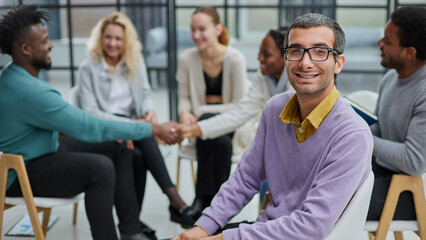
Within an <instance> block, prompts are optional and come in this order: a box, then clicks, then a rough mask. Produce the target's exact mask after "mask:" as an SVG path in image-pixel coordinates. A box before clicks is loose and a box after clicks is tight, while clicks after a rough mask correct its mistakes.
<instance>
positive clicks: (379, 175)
mask: <svg viewBox="0 0 426 240" xmlns="http://www.w3.org/2000/svg"><path fill="white" fill-rule="evenodd" d="M372 166H373V172H374V176H375V179H374V187H373V194H372V196H371V200H370V208H369V210H368V215H367V220H379V219H380V216H381V215H382V211H383V206H384V205H385V200H386V195H387V194H388V190H389V185H390V182H391V179H392V175H393V174H397V173H396V172H393V171H391V170H389V169H386V168H383V167H381V166H380V165H378V164H377V163H376V160H375V158H374V157H373V161H372ZM393 219H394V220H415V219H416V211H415V209H414V201H413V194H412V193H411V192H402V193H401V195H400V196H399V200H398V203H397V205H396V209H395V214H394V215H393Z"/></svg>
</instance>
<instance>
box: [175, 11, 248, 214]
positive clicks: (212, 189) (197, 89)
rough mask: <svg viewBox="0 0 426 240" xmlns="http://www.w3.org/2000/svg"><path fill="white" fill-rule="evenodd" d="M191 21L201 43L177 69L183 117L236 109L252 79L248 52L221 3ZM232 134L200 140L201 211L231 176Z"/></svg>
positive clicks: (189, 119)
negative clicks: (233, 36) (232, 37)
mask: <svg viewBox="0 0 426 240" xmlns="http://www.w3.org/2000/svg"><path fill="white" fill-rule="evenodd" d="M190 25H191V38H192V40H193V41H194V43H195V45H196V47H195V48H191V49H188V50H186V51H184V52H183V53H182V54H181V55H180V57H179V62H178V70H177V74H176V78H177V81H178V83H179V122H180V123H181V124H185V125H192V124H195V123H196V122H197V121H198V120H202V119H206V118H209V117H212V116H214V115H216V114H218V113H221V112H224V111H226V110H228V109H230V108H231V107H232V106H233V105H234V104H235V103H236V102H238V101H239V100H240V99H241V97H242V96H243V95H244V93H245V90H246V79H247V78H246V62H245V58H244V56H243V55H242V54H241V53H240V52H239V51H238V50H236V49H235V48H232V47H230V46H228V42H229V36H228V34H227V29H226V28H225V26H224V25H223V24H221V23H220V18H219V15H218V13H217V11H216V9H215V8H213V7H200V8H198V9H196V10H195V12H194V13H193V14H192V17H191V24H190ZM232 135H233V133H230V134H226V135H223V136H219V137H217V138H215V139H208V140H201V139H197V141H196V149H197V161H198V173H197V175H198V176H197V186H196V197H195V200H194V202H193V205H192V207H193V210H195V211H197V212H198V215H199V214H200V212H201V211H202V210H203V209H204V208H205V207H207V206H209V205H210V201H211V199H212V198H213V196H214V195H215V194H216V193H217V191H218V190H219V188H220V186H221V185H222V183H223V182H225V181H226V180H227V179H228V177H229V173H230V169H231V156H232V145H231V140H232ZM195 220H196V219H195ZM195 220H194V222H195Z"/></svg>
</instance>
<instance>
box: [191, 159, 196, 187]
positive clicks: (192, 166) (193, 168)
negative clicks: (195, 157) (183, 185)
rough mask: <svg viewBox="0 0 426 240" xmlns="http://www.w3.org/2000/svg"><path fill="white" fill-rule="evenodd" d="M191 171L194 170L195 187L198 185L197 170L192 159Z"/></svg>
mask: <svg viewBox="0 0 426 240" xmlns="http://www.w3.org/2000/svg"><path fill="white" fill-rule="evenodd" d="M191 172H192V180H193V182H194V189H196V187H197V171H196V170H195V167H194V161H192V160H191Z"/></svg>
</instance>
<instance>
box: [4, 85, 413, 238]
mask: <svg viewBox="0 0 426 240" xmlns="http://www.w3.org/2000/svg"><path fill="white" fill-rule="evenodd" d="M51 84H52V86H53V87H54V88H56V89H58V90H59V91H60V92H61V93H62V94H63V97H64V99H67V95H68V88H69V83H68V82H67V81H63V82H58V81H56V82H52V83H51ZM154 97H155V102H156V107H157V115H158V118H159V121H160V122H164V121H168V119H169V117H168V100H167V99H168V97H167V91H166V89H164V88H159V89H157V90H156V91H155V96H154ZM161 150H162V152H163V155H164V157H165V161H166V165H167V168H168V170H169V173H170V176H171V178H172V180H173V181H175V180H176V163H177V156H176V155H177V146H176V145H174V146H162V147H161ZM234 167H235V166H234ZM181 171H182V172H181V184H180V194H181V196H182V198H183V199H184V200H185V202H186V203H187V204H191V203H192V199H193V197H194V186H193V183H192V181H191V177H192V176H191V175H190V165H189V162H188V161H184V162H183V164H182V168H181ZM168 205H169V204H168V200H167V197H166V196H165V195H164V194H163V193H162V192H161V190H160V188H159V187H158V185H157V184H156V182H155V181H154V180H153V178H152V176H151V175H149V176H148V181H147V189H146V193H145V200H144V203H143V212H142V214H141V219H142V220H143V221H144V222H145V223H146V224H148V225H149V226H151V227H152V228H153V229H155V230H156V231H157V237H158V238H159V239H162V238H170V237H173V236H175V235H176V234H178V233H180V232H182V231H184V229H182V228H181V227H180V226H179V225H178V224H175V223H173V222H170V220H169V213H168ZM25 213H26V209H25V207H15V208H12V209H9V210H7V211H5V214H4V221H3V226H2V239H5V240H18V239H23V240H27V239H33V238H30V237H8V236H4V234H6V232H8V231H9V229H10V228H11V227H12V226H13V225H14V223H15V222H16V221H17V220H18V219H20V217H21V216H22V215H24V214H25ZM52 215H56V216H59V221H58V222H57V223H56V224H55V225H54V226H53V227H52V229H50V230H49V231H48V233H47V239H61V240H88V239H91V235H90V229H89V224H88V221H87V218H86V215H85V211H84V203H83V202H81V203H80V204H79V211H78V221H77V225H75V226H73V225H72V206H65V207H58V208H54V209H53V211H52ZM257 215H258V196H257V195H256V196H255V197H254V198H253V199H252V201H251V202H250V203H249V204H248V205H247V206H246V207H245V208H244V209H243V210H242V211H241V212H240V213H239V214H238V215H237V216H235V218H234V219H233V220H234V221H241V220H255V218H256V217H257ZM404 236H405V239H406V240H415V239H420V238H419V237H417V235H415V234H414V233H410V232H404ZM367 239H368V237H367V233H366V234H365V240H367ZM387 239H388V240H393V239H394V238H393V236H391V235H390V234H389V235H388V238H387Z"/></svg>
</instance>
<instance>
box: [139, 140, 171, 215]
mask: <svg viewBox="0 0 426 240" xmlns="http://www.w3.org/2000/svg"><path fill="white" fill-rule="evenodd" d="M133 143H134V145H135V149H134V153H133V172H134V176H135V189H136V195H137V202H138V210H139V211H138V212H140V211H141V207H142V202H143V198H144V195H145V185H146V171H147V170H149V171H150V172H151V174H152V176H153V177H154V179H155V181H156V182H157V183H158V185H159V186H160V188H161V190H162V191H163V192H165V191H166V190H167V189H169V188H170V187H173V186H174V185H173V182H172V180H171V179H170V176H169V173H168V171H167V167H166V164H165V163H164V159H163V156H162V155H161V152H160V149H159V148H158V144H157V141H156V140H155V137H153V136H151V137H149V138H144V139H142V140H139V141H133Z"/></svg>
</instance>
